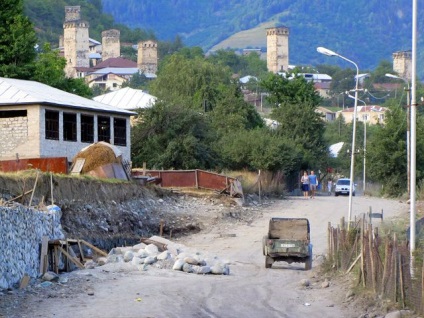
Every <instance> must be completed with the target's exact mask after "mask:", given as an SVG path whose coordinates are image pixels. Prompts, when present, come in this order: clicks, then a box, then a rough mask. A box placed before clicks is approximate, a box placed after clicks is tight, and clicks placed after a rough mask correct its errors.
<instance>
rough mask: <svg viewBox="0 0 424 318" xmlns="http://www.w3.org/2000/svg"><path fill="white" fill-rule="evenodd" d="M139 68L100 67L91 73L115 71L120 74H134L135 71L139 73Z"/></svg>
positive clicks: (114, 72)
mask: <svg viewBox="0 0 424 318" xmlns="http://www.w3.org/2000/svg"><path fill="white" fill-rule="evenodd" d="M138 71H139V69H138V68H136V67H131V68H130V67H105V68H102V69H98V70H96V71H95V72H92V73H90V74H98V75H100V74H109V73H113V74H118V75H126V74H130V75H132V74H134V73H138Z"/></svg>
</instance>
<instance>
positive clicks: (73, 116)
mask: <svg viewBox="0 0 424 318" xmlns="http://www.w3.org/2000/svg"><path fill="white" fill-rule="evenodd" d="M135 114H136V113H134V112H132V111H128V110H124V109H119V108H116V107H112V106H109V105H106V104H103V103H100V102H97V101H94V100H91V99H87V98H83V97H81V96H77V95H73V94H70V93H67V92H64V91H61V90H59V89H56V88H53V87H50V86H48V85H45V84H41V83H38V82H34V81H25V80H18V79H10V78H0V129H1V136H0V166H1V161H4V160H20V159H25V158H26V159H28V158H49V157H64V158H66V160H67V162H68V163H69V162H71V161H72V159H73V157H74V156H75V155H76V154H77V153H78V152H79V151H80V150H81V149H82V148H84V147H86V146H88V145H90V144H92V143H96V142H99V141H105V142H108V143H110V144H111V145H114V146H115V147H116V148H117V149H119V151H120V152H121V153H122V159H123V160H126V161H130V156H131V139H130V136H131V134H130V117H131V116H132V115H135Z"/></svg>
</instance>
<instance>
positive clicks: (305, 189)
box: [300, 171, 309, 199]
mask: <svg viewBox="0 0 424 318" xmlns="http://www.w3.org/2000/svg"><path fill="white" fill-rule="evenodd" d="M300 182H301V184H302V191H303V197H304V198H305V199H307V198H308V194H309V177H308V172H307V171H304V172H303V176H302V178H301V179H300Z"/></svg>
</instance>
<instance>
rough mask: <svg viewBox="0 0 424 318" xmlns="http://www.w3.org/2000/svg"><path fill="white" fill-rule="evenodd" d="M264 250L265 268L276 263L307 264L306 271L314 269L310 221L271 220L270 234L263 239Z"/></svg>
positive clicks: (301, 219) (291, 219)
mask: <svg viewBox="0 0 424 318" xmlns="http://www.w3.org/2000/svg"><path fill="white" fill-rule="evenodd" d="M262 250H263V254H264V255H265V268H271V266H272V264H273V263H274V262H278V261H284V262H287V263H289V264H290V263H293V262H296V263H305V270H310V269H311V268H312V244H311V243H310V227H309V220H308V219H305V218H271V219H270V220H269V228H268V234H267V235H265V236H264V237H263V240H262Z"/></svg>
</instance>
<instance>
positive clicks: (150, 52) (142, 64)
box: [137, 40, 158, 74]
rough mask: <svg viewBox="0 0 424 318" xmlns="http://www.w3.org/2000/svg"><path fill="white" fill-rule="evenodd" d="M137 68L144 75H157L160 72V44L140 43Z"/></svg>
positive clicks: (152, 42) (153, 42) (151, 42)
mask: <svg viewBox="0 0 424 318" xmlns="http://www.w3.org/2000/svg"><path fill="white" fill-rule="evenodd" d="M137 67H138V68H139V70H141V71H143V72H144V73H153V74H156V72H157V70H158V43H157V42H155V41H151V40H149V41H141V42H138V56H137Z"/></svg>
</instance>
